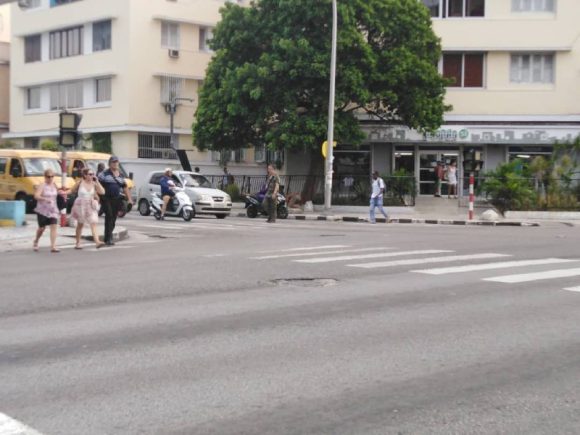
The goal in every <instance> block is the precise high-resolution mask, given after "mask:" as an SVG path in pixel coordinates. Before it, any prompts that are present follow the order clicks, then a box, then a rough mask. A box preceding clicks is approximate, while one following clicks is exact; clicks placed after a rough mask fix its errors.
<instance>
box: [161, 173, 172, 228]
mask: <svg viewBox="0 0 580 435" xmlns="http://www.w3.org/2000/svg"><path fill="white" fill-rule="evenodd" d="M159 185H160V186H161V197H162V198H163V205H162V206H161V219H160V220H163V219H164V218H165V211H166V210H167V204H169V201H171V200H172V199H173V197H174V196H175V191H174V189H175V182H174V181H173V169H171V168H165V173H164V175H163V177H161V180H159Z"/></svg>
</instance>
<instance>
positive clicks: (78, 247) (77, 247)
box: [75, 245, 83, 249]
mask: <svg viewBox="0 0 580 435" xmlns="http://www.w3.org/2000/svg"><path fill="white" fill-rule="evenodd" d="M75 249H83V247H82V246H81V245H76V246H75Z"/></svg>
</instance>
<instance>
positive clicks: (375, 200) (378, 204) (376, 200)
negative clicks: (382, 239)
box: [370, 195, 388, 224]
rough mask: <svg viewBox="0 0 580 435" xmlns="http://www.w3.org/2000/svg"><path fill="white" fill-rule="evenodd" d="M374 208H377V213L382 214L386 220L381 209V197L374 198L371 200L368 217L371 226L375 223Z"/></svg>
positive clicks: (385, 215)
mask: <svg viewBox="0 0 580 435" xmlns="http://www.w3.org/2000/svg"><path fill="white" fill-rule="evenodd" d="M375 207H378V208H379V211H380V212H381V213H382V214H383V216H384V217H385V219H387V218H388V216H387V213H386V212H385V209H384V208H383V197H382V196H381V195H379V196H376V197H374V198H371V209H370V215H371V222H372V223H373V224H374V223H375V222H376V221H377V220H376V219H375Z"/></svg>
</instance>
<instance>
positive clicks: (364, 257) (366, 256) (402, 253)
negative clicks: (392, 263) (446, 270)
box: [294, 249, 453, 264]
mask: <svg viewBox="0 0 580 435" xmlns="http://www.w3.org/2000/svg"><path fill="white" fill-rule="evenodd" d="M447 252H453V251H448V250H444V249H425V250H418V251H398V252H378V253H375V254H363V255H340V256H337V257H321V258H309V259H307V260H294V261H295V262H296V263H311V264H315V263H331V262H334V261H350V260H367V259H371V258H387V257H399V256H405V255H430V254H443V253H447Z"/></svg>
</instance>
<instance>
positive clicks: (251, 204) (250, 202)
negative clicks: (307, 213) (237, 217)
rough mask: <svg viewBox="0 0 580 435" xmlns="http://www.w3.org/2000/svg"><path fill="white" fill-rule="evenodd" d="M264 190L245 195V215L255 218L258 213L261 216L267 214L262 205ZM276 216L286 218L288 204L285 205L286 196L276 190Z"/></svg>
mask: <svg viewBox="0 0 580 435" xmlns="http://www.w3.org/2000/svg"><path fill="white" fill-rule="evenodd" d="M264 196H266V194H265V192H264V191H263V190H262V191H260V192H258V193H256V194H254V195H246V197H245V202H246V215H247V216H248V217H249V218H255V217H257V216H258V215H259V214H260V215H263V216H268V210H266V209H265V208H264V206H263V204H264ZM276 212H277V217H279V218H280V219H286V218H287V217H288V206H287V205H286V198H285V197H284V195H282V194H281V193H280V192H278V206H277V208H276Z"/></svg>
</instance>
